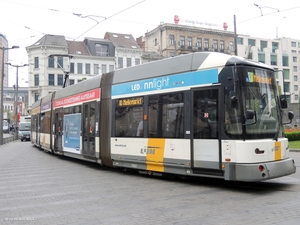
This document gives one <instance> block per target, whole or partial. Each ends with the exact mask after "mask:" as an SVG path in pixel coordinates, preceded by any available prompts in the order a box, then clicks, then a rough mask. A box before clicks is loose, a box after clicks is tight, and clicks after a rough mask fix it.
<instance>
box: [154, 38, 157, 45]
mask: <svg viewBox="0 0 300 225" xmlns="http://www.w3.org/2000/svg"><path fill="white" fill-rule="evenodd" d="M154 44H155V46H156V45H158V42H157V38H155V40H154Z"/></svg>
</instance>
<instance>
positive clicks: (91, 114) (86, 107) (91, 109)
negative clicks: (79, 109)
mask: <svg viewBox="0 0 300 225" xmlns="http://www.w3.org/2000/svg"><path fill="white" fill-rule="evenodd" d="M95 128H96V102H89V103H86V104H83V120H82V140H83V141H82V145H83V146H82V154H83V155H86V156H92V157H94V156H95V133H96V130H95Z"/></svg>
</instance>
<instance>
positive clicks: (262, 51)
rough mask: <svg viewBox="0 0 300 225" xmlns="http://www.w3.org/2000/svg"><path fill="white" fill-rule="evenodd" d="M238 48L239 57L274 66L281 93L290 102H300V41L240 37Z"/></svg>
mask: <svg viewBox="0 0 300 225" xmlns="http://www.w3.org/2000/svg"><path fill="white" fill-rule="evenodd" d="M237 46H238V55H239V56H244V57H247V58H249V59H253V60H254V61H259V62H262V63H266V64H268V65H271V66H273V67H274V69H275V70H277V71H278V72H277V73H276V75H277V76H276V78H277V84H278V85H279V86H280V91H281V93H282V94H283V92H285V94H286V96H287V99H288V102H291V103H294V102H299V91H300V89H299V88H300V86H299V80H300V77H299V75H300V73H299V70H300V40H295V39H291V38H284V37H283V38H276V39H263V38H256V37H250V36H247V35H238V38H237ZM298 58H299V59H298Z"/></svg>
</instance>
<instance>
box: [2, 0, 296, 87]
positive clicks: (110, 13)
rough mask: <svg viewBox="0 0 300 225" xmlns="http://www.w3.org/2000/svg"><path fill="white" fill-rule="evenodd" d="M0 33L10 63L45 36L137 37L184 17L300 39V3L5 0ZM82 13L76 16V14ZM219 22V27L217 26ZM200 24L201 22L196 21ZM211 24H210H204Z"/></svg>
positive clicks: (24, 76)
mask: <svg viewBox="0 0 300 225" xmlns="http://www.w3.org/2000/svg"><path fill="white" fill-rule="evenodd" d="M0 9H1V14H0V32H1V33H2V34H4V35H5V36H6V38H7V39H8V42H9V47H11V46H13V45H18V46H20V49H14V50H9V60H10V61H9V62H10V63H12V64H14V65H23V64H24V63H28V61H27V53H26V50H25V47H26V46H30V45H32V44H34V43H35V42H36V41H37V40H38V39H40V38H41V37H43V36H44V35H45V34H54V35H64V36H65V37H66V39H68V40H76V41H82V40H83V39H84V38H85V37H94V38H103V37H104V34H105V32H116V33H124V34H132V35H133V36H134V37H135V38H137V37H140V36H143V35H144V34H145V32H147V31H150V30H152V29H154V28H156V27H157V26H158V25H159V24H160V23H161V22H164V23H174V15H178V16H179V19H180V23H181V24H183V25H192V24H190V23H184V20H190V21H195V22H197V23H204V22H206V23H211V24H214V25H213V26H211V28H213V29H223V28H222V25H223V23H224V22H226V23H227V24H228V30H229V31H233V30H234V27H233V21H234V15H235V16H236V24H237V33H238V34H244V35H250V36H253V37H262V38H271V39H273V38H276V37H291V38H294V39H299V40H300V31H299V21H300V2H297V1H274V0H256V1H252V0H226V1H225V0H205V1H203V0H182V1H180V0H109V1H108V0H84V1H74V0H50V1H49V0H48V1H46V0H26V1H24V0H0ZM74 14H76V15H74ZM217 25H218V27H217ZM195 26H198V25H195ZM203 27H207V28H209V27H208V26H203ZM27 71H28V70H27V69H26V68H19V86H27V84H26V83H25V81H26V80H28V72H27ZM15 74H16V68H14V67H10V69H9V76H10V82H9V85H10V86H12V85H13V84H14V83H15Z"/></svg>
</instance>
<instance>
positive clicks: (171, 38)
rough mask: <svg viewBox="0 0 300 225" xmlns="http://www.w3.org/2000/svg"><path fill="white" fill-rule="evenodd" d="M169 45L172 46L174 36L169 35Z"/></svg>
mask: <svg viewBox="0 0 300 225" xmlns="http://www.w3.org/2000/svg"><path fill="white" fill-rule="evenodd" d="M170 45H174V34H170Z"/></svg>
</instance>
